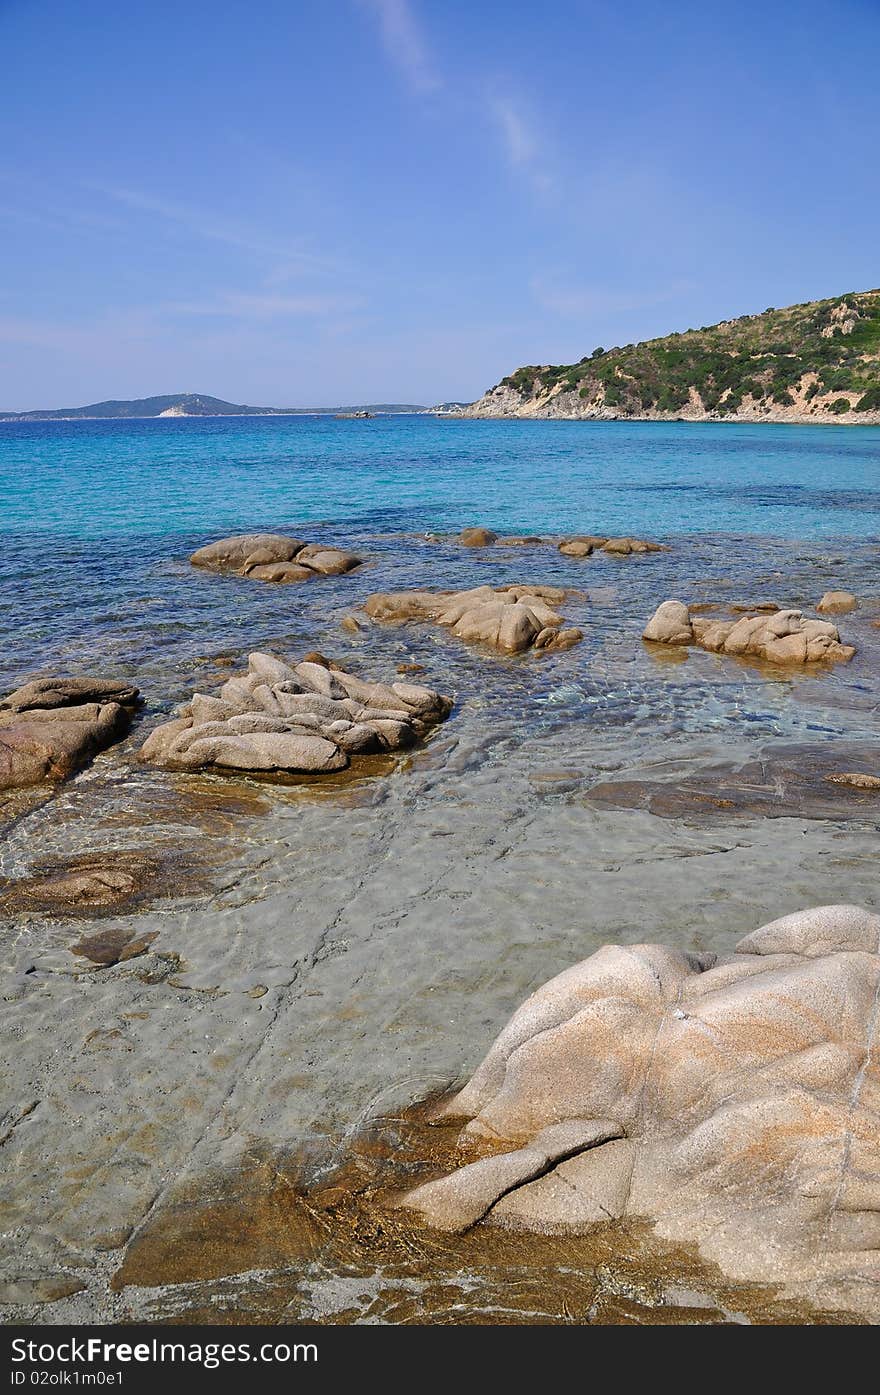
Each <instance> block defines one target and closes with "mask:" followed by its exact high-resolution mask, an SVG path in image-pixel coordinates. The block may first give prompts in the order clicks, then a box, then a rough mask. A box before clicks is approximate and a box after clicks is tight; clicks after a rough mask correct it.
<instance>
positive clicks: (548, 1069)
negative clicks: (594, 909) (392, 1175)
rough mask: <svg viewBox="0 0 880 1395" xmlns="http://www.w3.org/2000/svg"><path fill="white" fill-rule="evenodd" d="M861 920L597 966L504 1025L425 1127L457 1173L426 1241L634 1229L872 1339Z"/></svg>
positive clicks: (871, 1023)
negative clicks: (858, 1325)
mask: <svg viewBox="0 0 880 1395" xmlns="http://www.w3.org/2000/svg"><path fill="white" fill-rule="evenodd" d="M878 1002H880V917H878V916H877V915H874V914H871V913H870V912H868V911H866V910H862V909H860V908H859V907H857V906H822V907H819V908H817V909H813V910H806V911H800V912H797V913H796V914H794V915H788V916H785V917H783V918H782V919H781V920H776V921H773V922H772V923H771V924H769V925H765V926H763V927H762V928H761V929H760V930H756V931H754V932H753V933H752V934H750V935H748V936H746V938H745V939H744V940H741V941H740V943H739V944H738V945H737V947H736V950H735V952H734V953H733V954H732V955H730V956H729V957H727V958H726V959H722V960H721V961H720V962H716V958H715V956H714V955H691V954H683V953H680V952H678V951H676V950H671V949H666V948H664V947H663V946H662V945H650V944H645V945H606V946H605V947H604V948H603V949H600V950H599V951H598V952H597V953H596V954H593V955H592V956H591V957H590V958H589V959H587V960H585V961H584V962H583V963H581V964H577V965H575V966H574V967H573V968H570V969H567V970H565V971H564V972H563V973H561V974H559V975H557V977H556V978H554V979H551V980H550V982H549V983H547V984H545V985H544V987H543V988H540V989H538V991H537V992H536V993H534V994H533V995H532V997H531V998H529V999H528V1000H527V1001H526V1002H525V1003H524V1004H523V1006H522V1007H520V1008H519V1010H518V1011H517V1012H516V1013H515V1014H514V1016H513V1017H512V1019H511V1020H510V1022H509V1023H508V1025H507V1026H506V1027H505V1028H504V1030H503V1031H502V1033H501V1035H500V1036H499V1037H498V1038H497V1040H496V1041H495V1043H494V1045H493V1046H492V1048H491V1049H490V1051H489V1054H488V1056H487V1057H486V1059H485V1060H484V1061H483V1063H482V1065H481V1066H480V1067H479V1068H478V1069H477V1071H476V1072H475V1074H474V1075H473V1077H472V1078H471V1080H470V1081H469V1083H468V1084H467V1085H466V1086H465V1087H464V1089H463V1090H461V1091H460V1092H459V1094H457V1095H456V1096H455V1097H454V1098H453V1099H452V1100H450V1101H449V1103H448V1104H446V1105H445V1107H444V1108H443V1110H442V1114H443V1116H446V1117H452V1118H456V1117H463V1118H465V1119H467V1120H468V1121H469V1122H468V1123H467V1124H466V1125H465V1128H464V1131H463V1133H462V1135H461V1139H460V1144H461V1146H462V1147H463V1148H466V1149H470V1150H473V1153H474V1155H475V1156H476V1159H477V1160H476V1161H474V1162H473V1163H470V1164H468V1165H466V1166H464V1167H462V1168H459V1169H457V1170H456V1171H454V1172H453V1173H451V1174H450V1175H449V1176H447V1177H446V1178H441V1179H438V1180H436V1181H432V1182H429V1183H426V1184H423V1185H422V1186H419V1187H416V1188H415V1189H414V1190H412V1191H410V1192H408V1193H407V1194H406V1195H405V1196H403V1197H402V1198H401V1203H400V1204H402V1205H403V1206H405V1207H407V1208H409V1209H411V1210H413V1211H415V1212H418V1213H421V1216H422V1218H423V1219H424V1221H425V1222H427V1223H428V1224H429V1225H432V1226H435V1227H439V1228H441V1229H447V1230H462V1229H465V1228H467V1227H468V1226H470V1225H473V1224H474V1223H475V1221H477V1220H479V1219H480V1217H485V1220H486V1222H487V1223H492V1224H497V1225H503V1226H508V1227H513V1228H521V1229H528V1230H535V1231H541V1232H544V1233H549V1234H557V1233H558V1234H563V1233H566V1232H569V1233H570V1232H576V1231H582V1230H584V1229H585V1228H587V1227H589V1226H591V1225H593V1224H594V1223H596V1222H602V1221H608V1220H609V1219H611V1220H613V1219H615V1218H617V1217H622V1216H632V1217H643V1218H647V1219H648V1220H650V1221H651V1222H653V1224H654V1227H655V1230H656V1232H657V1233H658V1234H659V1235H660V1236H662V1237H664V1238H666V1239H670V1240H674V1241H678V1242H684V1243H688V1244H694V1245H696V1246H697V1247H698V1248H699V1250H700V1251H701V1253H702V1254H703V1256H704V1257H705V1258H707V1259H710V1260H713V1261H715V1262H716V1263H718V1264H719V1265H720V1267H721V1268H722V1269H723V1270H724V1272H725V1273H726V1274H728V1275H729V1276H730V1277H732V1278H734V1279H738V1280H748V1281H754V1282H759V1283H768V1284H778V1285H780V1286H782V1288H783V1289H784V1291H785V1292H786V1293H787V1294H789V1295H792V1296H798V1297H805V1298H807V1299H809V1300H810V1301H812V1302H815V1303H817V1304H819V1305H821V1306H824V1307H834V1308H842V1309H845V1310H849V1311H853V1312H858V1313H862V1314H865V1315H868V1316H870V1317H872V1318H875V1319H880V1053H878V1046H880V1026H878V1020H880V1013H878Z"/></svg>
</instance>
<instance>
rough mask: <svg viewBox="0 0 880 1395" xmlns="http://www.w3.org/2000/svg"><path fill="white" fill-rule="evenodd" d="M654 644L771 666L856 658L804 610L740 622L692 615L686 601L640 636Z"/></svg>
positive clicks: (660, 613) (833, 629)
mask: <svg viewBox="0 0 880 1395" xmlns="http://www.w3.org/2000/svg"><path fill="white" fill-rule="evenodd" d="M642 638H643V639H647V640H650V641H651V642H652V643H654V644H698V645H699V646H700V648H702V649H708V650H709V651H710V652H711V653H713V654H734V655H737V656H739V657H746V656H749V657H752V658H756V659H766V660H767V662H768V663H773V664H811V663H849V660H850V659H851V658H852V657H853V655H854V654H855V652H856V651H855V648H854V647H853V645H851V644H843V643H842V642H841V639H840V633H839V631H838V629H837V626H836V625H832V624H831V622H830V621H828V620H809V619H807V618H806V617H805V616H804V614H803V613H802V612H801V611H800V610H777V611H775V612H774V613H771V614H767V613H763V614H757V615H754V614H746V615H743V616H741V617H740V618H739V619H738V620H714V619H711V618H710V617H708V616H705V615H694V614H692V613H691V611H690V610H689V609H688V607H687V606H686V605H685V604H684V603H683V602H682V601H664V602H663V604H662V605H660V606H658V607H657V610H656V611H655V612H654V614H653V615H652V616H651V619H650V620H649V621H648V624H647V625H646V627H645V630H644V632H643V634H642Z"/></svg>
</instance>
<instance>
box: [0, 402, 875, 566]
mask: <svg viewBox="0 0 880 1395" xmlns="http://www.w3.org/2000/svg"><path fill="white" fill-rule="evenodd" d="M324 520H328V521H332V522H335V523H338V524H351V525H357V526H359V527H369V528H373V529H376V530H377V531H381V532H390V531H398V530H400V531H408V530H419V531H420V530H426V529H441V530H442V529H458V528H460V527H462V526H463V525H466V524H469V523H473V522H475V521H481V522H485V523H487V524H489V525H490V526H495V527H498V528H501V529H504V530H526V531H531V532H557V533H558V532H565V531H575V530H582V531H588V532H592V531H604V530H608V531H610V532H619V531H625V532H634V533H639V534H645V535H646V536H650V535H660V534H668V533H676V534H678V533H694V532H710V533H715V532H725V533H740V534H755V535H770V534H772V535H773V536H775V537H785V538H802V539H806V538H815V537H834V536H837V537H841V536H848V537H860V538H864V537H868V536H870V537H876V536H878V534H880V428H871V427H858V428H853V427H818V426H810V427H788V426H736V425H729V424H728V425H717V426H716V425H693V424H687V423H672V424H662V423H653V422H636V423H623V422H610V423H599V422H542V421H535V422H520V421H461V420H458V421H457V420H454V419H453V420H437V419H435V418H433V417H389V418H384V419H383V418H377V419H374V420H372V421H336V420H334V419H333V418H329V417H307V418H303V417H276V418H271V417H270V418H248V419H241V418H239V419H235V418H225V419H213V420H186V419H166V420H162V421H135V422H111V421H100V422H98V421H95V422H50V423H30V424H21V425H18V424H10V423H0V529H2V531H3V532H4V533H12V534H18V533H22V532H27V533H34V532H36V533H52V534H55V535H63V536H65V537H67V538H70V539H73V538H95V539H97V538H104V537H108V536H110V535H119V534H124V535H127V536H131V535H137V534H164V535H167V534H170V533H180V534H186V535H190V534H192V535H195V534H198V535H199V536H201V535H204V536H209V537H210V536H216V535H218V534H222V533H223V532H228V531H230V530H235V529H244V528H248V529H250V528H258V527H272V528H282V527H295V526H302V525H303V524H305V523H309V522H321V521H324Z"/></svg>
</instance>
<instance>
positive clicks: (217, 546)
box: [189, 533, 363, 582]
mask: <svg viewBox="0 0 880 1395" xmlns="http://www.w3.org/2000/svg"><path fill="white" fill-rule="evenodd" d="M189 560H190V562H191V563H192V565H193V566H194V567H204V568H206V569H207V570H208V571H213V572H232V573H234V574H235V575H236V576H247V577H250V578H251V580H255V581H274V582H292V581H310V580H311V579H312V578H313V577H314V576H316V575H318V576H342V575H344V573H345V572H350V571H351V570H352V569H353V568H354V567H358V566H360V564H361V562H362V561H363V558H361V557H357V556H356V555H355V554H354V553H353V552H346V551H344V550H343V549H341V548H338V547H325V546H323V545H322V544H320V543H304V542H301V541H300V539H299V538H288V537H286V536H284V535H283V534H281V533H242V534H239V535H238V536H236V537H232V538H220V540H219V541H218V542H213V543H208V544H207V546H205V547H200V548H199V549H198V550H197V551H196V552H194V553H193V554H192V556H191V557H190V559H189Z"/></svg>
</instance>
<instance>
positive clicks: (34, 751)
mask: <svg viewBox="0 0 880 1395" xmlns="http://www.w3.org/2000/svg"><path fill="white" fill-rule="evenodd" d="M137 701H138V690H137V688H133V687H131V685H130V684H128V683H117V682H114V681H113V680H112V679H108V678H38V679H34V680H33V681H32V682H30V683H26V684H25V685H24V687H22V688H17V689H16V690H15V692H14V693H10V694H9V696H8V697H6V698H4V699H3V700H2V702H0V789H18V788H22V787H24V786H27V785H36V784H40V783H41V782H42V781H44V780H49V781H57V780H65V779H67V777H68V776H69V775H72V774H73V773H74V772H75V771H76V770H79V769H80V768H81V767H82V766H83V765H85V764H86V763H87V762H88V761H89V760H91V759H92V757H93V756H94V755H96V754H97V753H98V752H99V751H103V750H104V749H105V747H107V746H110V745H112V744H113V742H114V741H118V740H119V739H120V737H122V736H124V735H125V733H126V732H127V730H128V728H129V725H130V723H131V717H132V713H133V711H134V708H135V706H136V704H137Z"/></svg>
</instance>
